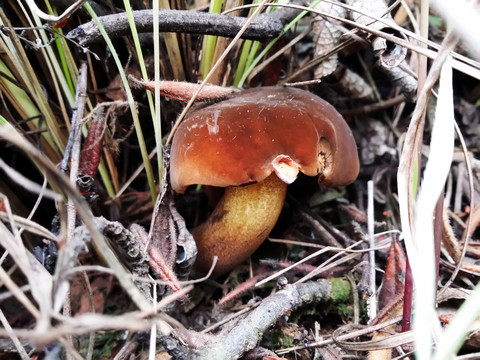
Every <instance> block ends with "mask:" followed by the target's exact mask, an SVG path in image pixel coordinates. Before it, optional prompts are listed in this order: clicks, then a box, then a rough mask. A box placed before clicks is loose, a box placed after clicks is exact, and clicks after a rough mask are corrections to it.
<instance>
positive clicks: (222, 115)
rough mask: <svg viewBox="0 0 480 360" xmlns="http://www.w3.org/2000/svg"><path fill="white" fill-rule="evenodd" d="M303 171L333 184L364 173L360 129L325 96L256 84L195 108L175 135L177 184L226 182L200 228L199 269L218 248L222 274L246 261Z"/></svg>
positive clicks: (173, 175) (204, 267)
mask: <svg viewBox="0 0 480 360" xmlns="http://www.w3.org/2000/svg"><path fill="white" fill-rule="evenodd" d="M299 171H301V172H303V173H304V174H306V175H308V176H318V183H319V184H320V185H324V186H331V187H332V186H344V185H348V184H350V183H352V182H353V181H354V180H355V179H356V177H357V175H358V171H359V162H358V153H357V148H356V144H355V140H354V138H353V135H352V132H351V131H350V128H349V127H348V125H347V123H346V122H345V120H344V119H343V118H342V116H341V115H340V114H339V113H338V112H337V111H336V110H335V109H334V108H333V106H332V105H330V104H329V103H327V102H326V101H324V100H322V99H321V98H319V97H317V96H315V95H313V94H312V93H310V92H307V91H304V90H300V89H294V88H281V87H264V88H253V89H249V90H244V91H241V92H238V93H236V94H234V95H233V96H232V97H230V98H228V99H225V100H223V101H220V102H217V103H214V104H210V105H204V106H203V107H200V108H198V109H194V110H192V111H191V112H190V113H189V114H188V115H187V116H186V118H185V119H184V121H183V122H182V123H181V124H180V126H179V127H178V129H177V131H176V133H175V135H174V137H173V140H172V147H171V173H170V181H171V184H172V188H173V189H174V190H175V191H176V192H178V193H183V192H185V190H186V188H187V187H188V186H189V185H193V184H203V185H210V186H215V187H224V188H225V192H224V194H223V197H222V198H221V199H220V201H219V203H218V204H217V206H216V207H215V209H214V210H213V212H212V214H211V215H210V217H209V218H208V219H207V220H206V221H205V222H204V223H202V224H200V225H199V226H198V227H196V228H195V229H194V230H193V232H192V235H193V237H194V239H195V242H196V243H197V247H198V256H197V260H196V263H195V265H194V269H195V270H196V271H198V272H199V273H206V272H207V271H208V270H209V268H210V267H211V266H212V262H213V258H214V256H215V255H217V256H218V262H217V265H216V267H215V270H214V273H213V275H214V276H218V275H221V274H223V273H225V272H227V271H229V270H231V269H233V268H234V267H235V266H237V265H239V264H240V263H242V262H243V261H245V260H246V259H247V258H248V257H249V256H250V255H251V254H252V253H253V252H254V251H255V250H256V249H257V248H258V247H259V246H260V245H261V244H262V242H263V241H264V240H265V239H266V237H267V236H268V234H269V233H270V231H271V230H272V228H273V227H274V225H275V223H276V221H277V219H278V217H279V215H280V212H281V210H282V207H283V203H284V200H285V194H286V190H287V184H290V183H292V182H293V181H294V180H295V179H296V177H297V174H298V172H299Z"/></svg>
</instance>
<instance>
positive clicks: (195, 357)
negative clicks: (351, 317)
mask: <svg viewBox="0 0 480 360" xmlns="http://www.w3.org/2000/svg"><path fill="white" fill-rule="evenodd" d="M340 289H343V290H345V289H350V290H349V291H344V292H342V294H343V296H340V297H341V299H339V298H337V296H339V295H340V292H339V291H340ZM350 295H351V288H350V285H349V283H348V281H346V280H339V279H335V280H334V279H332V280H320V281H312V282H307V283H303V284H297V285H287V286H286V287H285V288H284V290H281V291H279V292H277V293H275V294H274V295H271V296H270V297H268V298H266V299H264V300H263V301H262V303H261V304H260V305H259V306H258V307H257V308H256V309H254V310H253V311H252V312H251V313H250V314H249V315H248V316H246V317H245V318H244V319H242V320H240V321H239V322H238V323H237V325H236V326H235V327H234V328H232V329H231V331H229V332H228V333H227V334H225V335H224V336H222V337H220V338H218V339H217V340H216V342H215V343H213V344H206V345H205V346H204V347H202V348H201V349H188V348H186V347H185V346H184V345H181V344H180V342H176V341H175V340H173V339H172V338H168V339H166V338H164V339H163V342H166V341H167V340H168V341H169V349H168V350H169V352H170V354H171V355H173V356H174V358H176V359H178V358H180V356H185V355H186V357H185V358H188V359H190V360H201V359H238V358H240V357H241V356H242V355H243V354H244V353H246V352H247V351H249V350H251V349H253V348H255V347H256V346H257V343H258V342H259V341H260V340H261V338H262V336H263V333H264V332H265V331H266V330H267V329H268V328H270V327H271V326H272V325H274V324H275V323H276V322H277V321H278V320H279V319H280V318H281V317H282V316H284V315H285V314H286V313H289V312H290V311H294V310H296V309H298V308H300V307H302V306H306V305H309V304H312V303H317V302H320V301H330V300H333V299H336V301H338V300H340V301H342V300H345V299H347V298H348V297H349V296H350ZM172 340H173V342H175V344H172ZM174 354H175V355H174Z"/></svg>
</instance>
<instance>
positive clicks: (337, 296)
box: [329, 278, 352, 303]
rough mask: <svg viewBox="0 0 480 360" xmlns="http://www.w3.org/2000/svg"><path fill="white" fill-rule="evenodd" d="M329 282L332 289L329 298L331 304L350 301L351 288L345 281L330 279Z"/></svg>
mask: <svg viewBox="0 0 480 360" xmlns="http://www.w3.org/2000/svg"><path fill="white" fill-rule="evenodd" d="M329 282H330V285H331V287H332V288H331V289H330V294H329V296H330V300H332V301H333V303H342V302H343V303H345V302H348V301H349V300H350V299H351V296H352V288H351V285H350V283H349V282H348V281H347V280H346V279H342V278H331V279H329Z"/></svg>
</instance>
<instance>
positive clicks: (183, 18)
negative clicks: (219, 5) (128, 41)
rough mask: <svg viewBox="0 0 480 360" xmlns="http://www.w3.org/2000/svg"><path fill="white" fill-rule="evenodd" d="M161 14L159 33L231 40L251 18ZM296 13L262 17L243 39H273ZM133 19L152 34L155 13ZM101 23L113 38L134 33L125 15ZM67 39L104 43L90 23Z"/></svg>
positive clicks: (136, 13)
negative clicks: (206, 36) (188, 34)
mask: <svg viewBox="0 0 480 360" xmlns="http://www.w3.org/2000/svg"><path fill="white" fill-rule="evenodd" d="M159 13H160V16H159V18H160V19H161V21H160V24H159V31H160V32H176V33H193V34H203V35H218V36H224V37H228V38H233V37H235V36H236V35H237V34H238V32H239V31H240V29H241V28H242V27H243V26H244V25H245V23H246V22H247V19H248V18H244V17H237V16H227V15H223V14H211V13H200V12H195V11H187V10H160V11H159ZM297 14H298V11H292V10H288V11H287V10H286V9H285V10H284V9H280V10H278V11H275V12H274V13H271V14H264V15H261V16H259V17H258V18H257V19H256V20H254V21H253V22H252V23H251V24H250V26H249V27H248V28H247V29H246V30H245V32H244V33H243V35H242V38H244V39H250V40H260V41H266V40H269V39H272V38H274V37H276V36H278V35H280V33H281V32H282V30H283V26H284V25H285V24H286V23H287V22H288V21H290V20H291V19H293V18H294V17H295V16H296V15H297ZM133 18H134V21H135V24H136V26H137V31H138V32H139V33H144V32H152V31H153V10H137V11H133ZM99 20H100V22H101V23H102V25H103V27H104V28H105V30H106V31H107V33H108V35H109V36H110V38H112V39H113V38H116V37H120V36H125V35H129V34H130V33H131V30H130V27H129V23H128V21H127V14H126V13H119V14H114V15H106V16H100V17H99ZM67 38H68V39H70V40H73V41H75V42H77V43H79V44H80V46H83V47H85V46H88V45H90V44H93V43H95V42H98V41H101V40H102V35H101V34H100V31H99V30H98V28H97V27H96V25H95V23H93V22H92V21H91V22H88V23H86V24H83V25H80V26H79V27H77V28H75V29H73V30H72V31H70V32H69V33H68V34H67Z"/></svg>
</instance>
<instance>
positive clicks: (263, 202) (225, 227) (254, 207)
mask: <svg viewBox="0 0 480 360" xmlns="http://www.w3.org/2000/svg"><path fill="white" fill-rule="evenodd" d="M286 191H287V184H285V183H284V182H283V181H282V180H280V179H279V178H278V177H277V176H276V175H275V174H272V175H270V176H269V177H267V178H266V179H265V180H263V181H261V182H259V183H256V184H251V185H247V186H234V187H228V188H226V189H225V193H224V194H223V197H222V199H221V200H220V202H219V203H218V205H217V206H216V207H215V209H214V211H213V213H212V214H211V215H210V217H209V218H208V219H207V220H206V221H205V222H204V223H203V224H201V225H199V226H198V227H197V228H195V229H194V230H193V233H192V234H193V237H194V238H195V242H196V243H197V247H198V257H197V261H196V263H195V265H194V268H195V270H196V271H198V272H199V273H202V274H205V273H207V272H208V270H209V269H210V267H211V266H212V262H213V257H214V256H215V255H216V256H218V261H217V265H216V267H215V270H214V272H213V275H214V276H218V275H221V274H223V273H225V272H227V271H229V270H230V269H232V268H234V267H235V266H237V265H239V264H240V263H242V262H243V261H244V260H245V259H246V258H247V257H249V256H250V255H251V254H252V253H253V252H254V251H255V250H256V249H257V248H258V247H259V246H260V245H261V244H262V242H263V241H264V240H265V238H266V237H267V236H268V234H269V233H270V231H271V230H272V229H273V227H274V225H275V223H276V222H277V219H278V217H279V215H280V212H281V211H282V207H283V203H284V201H285V194H286Z"/></svg>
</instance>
